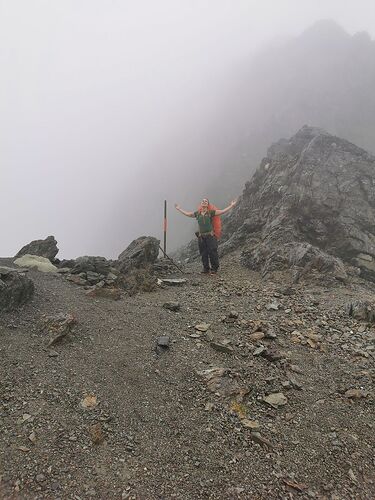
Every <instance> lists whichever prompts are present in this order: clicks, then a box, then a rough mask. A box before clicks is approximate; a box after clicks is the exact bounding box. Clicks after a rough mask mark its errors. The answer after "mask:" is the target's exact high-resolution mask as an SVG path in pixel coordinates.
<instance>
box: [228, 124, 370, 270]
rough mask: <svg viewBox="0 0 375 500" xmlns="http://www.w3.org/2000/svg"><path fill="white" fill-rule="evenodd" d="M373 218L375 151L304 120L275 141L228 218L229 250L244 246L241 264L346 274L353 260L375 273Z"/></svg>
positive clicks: (264, 267) (265, 268)
mask: <svg viewBox="0 0 375 500" xmlns="http://www.w3.org/2000/svg"><path fill="white" fill-rule="evenodd" d="M374 220H375V157H374V156H372V155H370V154H369V153H367V152H366V151H364V150H362V149H360V148H358V147H357V146H355V145H354V144H351V143H350V142H348V141H346V140H343V139H340V138H338V137H335V136H332V135H330V134H328V133H327V132H325V131H324V130H321V129H317V128H312V127H308V126H304V127H303V128H302V129H301V130H300V131H299V132H298V133H297V134H296V135H295V136H293V137H292V138H291V139H290V140H285V139H284V140H280V141H279V142H277V143H276V144H273V145H272V146H271V147H270V148H269V150H268V153H267V157H266V158H264V159H263V160H262V162H261V164H260V166H259V168H258V169H257V171H256V172H255V174H254V176H253V177H252V179H251V180H250V182H248V183H247V184H246V187H245V189H244V191H243V195H242V198H241V200H240V202H239V204H238V205H237V207H236V208H235V209H234V211H233V212H232V213H231V214H230V216H229V217H228V220H227V223H226V227H225V231H224V233H225V235H224V238H225V237H227V241H225V242H224V244H223V245H222V252H224V253H225V252H228V251H231V250H233V249H238V248H242V255H241V259H242V263H243V264H244V265H245V266H247V267H249V268H251V269H254V270H261V271H262V272H263V273H264V274H267V273H268V272H270V271H273V270H277V269H282V268H286V267H294V268H295V269H297V270H298V272H299V273H302V274H303V273H308V272H310V271H311V270H313V269H317V270H318V271H323V272H332V273H333V275H334V276H335V277H336V278H339V279H345V276H346V270H345V267H346V269H348V266H347V265H349V266H354V267H355V268H359V269H360V273H361V275H362V276H364V277H367V278H368V279H371V280H374V279H375V224H374ZM344 263H345V264H346V266H344ZM351 269H353V267H351Z"/></svg>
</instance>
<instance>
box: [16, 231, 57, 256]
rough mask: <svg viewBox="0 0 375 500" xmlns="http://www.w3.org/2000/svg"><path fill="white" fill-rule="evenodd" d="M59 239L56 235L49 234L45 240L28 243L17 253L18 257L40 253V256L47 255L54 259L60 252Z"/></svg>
mask: <svg viewBox="0 0 375 500" xmlns="http://www.w3.org/2000/svg"><path fill="white" fill-rule="evenodd" d="M58 251H59V249H58V248H57V241H56V240H55V237H54V236H47V238H46V239H45V240H34V241H32V242H31V243H28V244H27V245H25V246H24V247H22V248H21V250H20V251H19V252H18V253H17V255H16V257H21V256H22V255H26V254H29V255H38V257H46V258H47V259H49V260H50V261H53V260H54V258H55V257H56V255H57V254H58Z"/></svg>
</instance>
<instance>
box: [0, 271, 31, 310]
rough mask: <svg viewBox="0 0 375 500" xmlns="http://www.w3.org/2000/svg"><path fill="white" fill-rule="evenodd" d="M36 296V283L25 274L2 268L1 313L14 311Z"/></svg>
mask: <svg viewBox="0 0 375 500" xmlns="http://www.w3.org/2000/svg"><path fill="white" fill-rule="evenodd" d="M33 294H34V283H33V281H32V280H31V279H30V278H28V277H27V276H26V275H25V274H24V273H23V272H19V271H18V270H17V269H11V268H9V267H0V311H12V310H13V309H17V308H18V307H19V306H21V305H23V304H25V303H26V302H28V301H29V300H31V298H32V297H33Z"/></svg>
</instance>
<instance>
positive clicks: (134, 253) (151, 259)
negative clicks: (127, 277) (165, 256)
mask: <svg viewBox="0 0 375 500" xmlns="http://www.w3.org/2000/svg"><path fill="white" fill-rule="evenodd" d="M159 245H160V241H159V240H158V239H157V238H154V237H152V236H141V237H140V238H137V239H136V240H134V241H132V242H131V243H130V245H129V246H128V247H127V248H126V249H125V250H124V251H123V252H121V253H120V255H119V256H118V260H117V262H116V267H117V269H119V271H121V272H122V273H128V272H129V271H131V270H132V269H140V268H145V267H148V266H151V265H153V264H154V263H155V262H156V259H157V258H158V255H159Z"/></svg>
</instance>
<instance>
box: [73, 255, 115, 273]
mask: <svg viewBox="0 0 375 500" xmlns="http://www.w3.org/2000/svg"><path fill="white" fill-rule="evenodd" d="M68 267H69V266H68ZM110 269H111V262H110V261H108V260H107V259H106V258H105V257H95V256H89V255H85V256H83V257H78V258H77V259H75V264H74V266H73V268H72V271H71V272H72V274H80V273H96V274H101V275H104V276H106V275H107V274H108V273H109V272H110Z"/></svg>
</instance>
